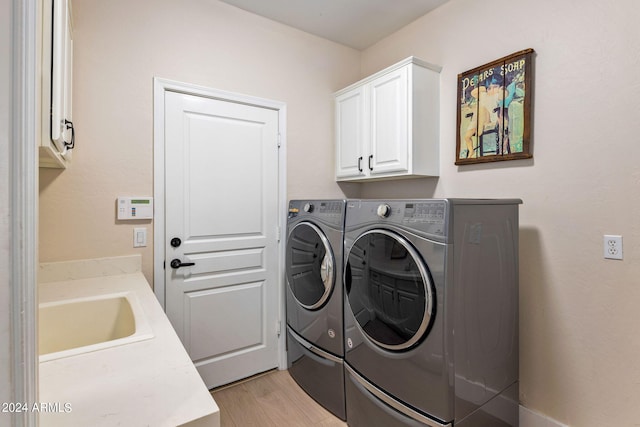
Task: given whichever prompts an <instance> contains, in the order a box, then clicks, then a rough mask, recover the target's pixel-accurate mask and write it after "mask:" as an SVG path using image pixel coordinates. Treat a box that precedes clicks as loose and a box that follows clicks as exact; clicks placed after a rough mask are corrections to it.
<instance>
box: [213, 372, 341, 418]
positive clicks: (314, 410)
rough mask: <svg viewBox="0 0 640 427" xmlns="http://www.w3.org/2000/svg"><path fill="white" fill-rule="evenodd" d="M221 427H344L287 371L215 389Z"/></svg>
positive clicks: (270, 373)
mask: <svg viewBox="0 0 640 427" xmlns="http://www.w3.org/2000/svg"><path fill="white" fill-rule="evenodd" d="M211 395H212V396H213V398H214V399H215V400H216V402H217V403H218V406H219V407H220V421H221V427H254V426H255V427H262V426H265V427H269V426H280V427H284V426H286V427H308V426H309V427H311V426H313V427H346V425H347V423H345V422H344V421H342V420H341V419H339V418H337V417H336V416H334V415H333V414H332V413H330V412H329V411H327V410H326V409H324V408H323V407H322V406H320V405H319V404H318V403H316V401H315V400H313V399H312V398H311V397H309V395H307V393H305V392H304V390H302V389H301V388H300V386H299V385H298V384H297V383H296V382H295V381H294V380H293V378H291V375H289V372H288V371H278V370H275V371H269V372H267V373H265V374H262V375H258V376H256V377H253V378H250V379H248V380H245V381H240V382H238V383H234V384H231V385H228V386H224V387H221V388H218V389H215V390H213V391H212V392H211Z"/></svg>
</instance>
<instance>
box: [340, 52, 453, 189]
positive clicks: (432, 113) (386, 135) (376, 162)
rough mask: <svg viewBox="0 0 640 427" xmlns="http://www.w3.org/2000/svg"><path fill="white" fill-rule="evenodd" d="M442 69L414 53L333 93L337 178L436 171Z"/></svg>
mask: <svg viewBox="0 0 640 427" xmlns="http://www.w3.org/2000/svg"><path fill="white" fill-rule="evenodd" d="M440 69H441V68H440V67H439V66H437V65H432V64H429V63H427V62H424V61H421V60H419V59H417V58H415V57H410V58H407V59H405V60H404V61H401V62H399V63H397V64H395V65H392V66H391V67H389V68H386V69H384V70H382V71H380V72H378V73H376V74H374V75H372V76H370V77H368V78H366V79H363V80H361V81H359V82H357V83H355V84H353V85H351V86H349V87H347V88H345V89H342V90H341V91H338V92H336V93H335V94H334V96H335V126H336V130H335V143H336V180H337V181H367V180H372V179H395V178H411V177H421V176H438V174H439V164H440V156H439V136H440V130H439V122H440V116H439V102H440V98H439V88H440Z"/></svg>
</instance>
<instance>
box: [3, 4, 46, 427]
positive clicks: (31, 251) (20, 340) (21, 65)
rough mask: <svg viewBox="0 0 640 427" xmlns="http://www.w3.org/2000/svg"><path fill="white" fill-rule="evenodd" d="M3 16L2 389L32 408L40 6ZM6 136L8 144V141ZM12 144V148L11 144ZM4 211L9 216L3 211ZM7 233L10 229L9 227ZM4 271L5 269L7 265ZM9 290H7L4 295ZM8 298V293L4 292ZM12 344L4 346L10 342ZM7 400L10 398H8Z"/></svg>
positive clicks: (25, 421) (7, 8) (26, 419)
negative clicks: (6, 91)
mask: <svg viewBox="0 0 640 427" xmlns="http://www.w3.org/2000/svg"><path fill="white" fill-rule="evenodd" d="M2 12H3V13H4V12H8V13H9V15H8V16H7V17H6V19H5V20H3V21H5V22H6V21H8V22H10V25H9V28H8V30H6V31H5V30H3V31H2V33H3V35H4V34H6V33H9V34H10V35H11V37H10V41H8V42H7V43H6V44H5V42H4V41H3V42H2V43H3V48H4V47H5V46H8V47H9V48H10V52H11V54H10V57H9V66H8V67H4V66H3V67H4V68H5V70H6V71H8V73H5V70H3V71H2V72H1V73H2V77H1V78H2V80H3V86H4V83H5V82H4V80H5V79H6V80H7V81H8V86H9V88H10V89H11V91H10V93H9V101H8V106H9V111H8V113H7V114H6V115H5V114H4V113H3V114H2V124H3V125H4V124H5V121H6V124H7V125H8V126H7V132H6V134H5V131H4V130H3V131H2V132H3V135H2V136H1V138H2V141H0V144H1V146H2V149H3V151H7V160H6V161H3V162H2V164H1V165H0V169H3V171H2V172H3V175H4V176H7V177H8V184H7V186H6V188H7V193H8V194H7V195H6V196H7V197H6V200H8V201H9V207H8V208H7V210H6V211H7V212H8V213H9V218H8V221H7V228H8V230H9V233H8V235H7V236H6V237H2V245H3V251H2V252H5V251H4V249H5V248H4V246H5V245H6V247H7V249H8V250H7V251H6V252H7V255H8V262H7V265H8V271H7V272H6V274H3V275H2V278H5V277H7V278H8V279H9V280H8V281H7V284H6V285H5V284H2V285H1V286H2V287H3V288H4V287H5V286H6V287H7V288H8V291H9V294H10V298H9V300H8V301H6V302H3V303H2V305H3V306H4V307H5V308H7V309H8V311H7V312H8V313H9V314H8V316H7V317H10V319H11V325H10V326H9V327H8V328H7V329H8V331H7V333H6V335H5V334H4V333H3V334H2V337H3V342H2V344H4V345H6V346H7V348H8V350H7V352H6V353H5V352H4V351H3V355H2V356H3V358H4V356H5V355H8V357H9V360H3V361H2V363H1V365H2V368H3V369H4V367H5V362H6V365H8V366H7V371H8V372H9V373H10V378H7V379H4V378H3V380H2V384H0V387H1V388H2V389H3V392H4V389H5V387H6V388H7V391H8V393H9V394H10V398H11V399H12V400H11V401H13V402H24V403H27V404H29V405H32V404H34V403H36V402H37V401H38V366H39V365H38V342H37V318H38V317H37V313H38V305H37V284H36V282H37V281H36V275H37V264H38V254H37V227H38V225H37V218H38V159H37V156H36V145H37V142H38V140H37V137H36V129H37V120H38V118H37V115H36V112H37V111H39V110H38V108H37V106H38V102H39V101H38V89H39V86H38V84H37V81H38V79H37V74H38V59H37V52H38V42H37V37H38V35H39V32H38V22H39V21H38V20H39V19H40V16H39V8H38V3H37V2H36V1H33V0H14V1H11V2H6V5H5V4H4V3H3V6H2ZM5 135H6V140H5ZM5 141H6V142H5ZM3 211H4V210H3ZM3 228H4V227H3ZM3 265H4V264H3ZM3 290H4V289H3ZM3 293H4V292H3ZM5 336H6V337H7V340H6V341H5V340H4V337H5ZM3 394H4V393H3ZM9 420H10V421H9V422H11V423H12V425H14V426H36V425H37V424H38V414H37V413H36V412H32V411H25V412H22V413H14V414H9Z"/></svg>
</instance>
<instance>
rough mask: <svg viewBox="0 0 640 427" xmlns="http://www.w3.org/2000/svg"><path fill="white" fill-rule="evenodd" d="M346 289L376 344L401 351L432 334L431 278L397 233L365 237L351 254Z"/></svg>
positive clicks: (374, 233)
mask: <svg viewBox="0 0 640 427" xmlns="http://www.w3.org/2000/svg"><path fill="white" fill-rule="evenodd" d="M345 286H346V292H347V297H348V298H347V300H348V302H349V307H350V309H351V310H352V313H353V316H354V318H355V319H356V320H357V323H358V326H359V328H360V330H361V331H362V333H363V334H364V335H365V336H366V337H367V338H368V339H369V340H371V341H372V342H373V343H375V344H376V345H378V346H380V347H382V348H384V349H387V350H395V351H402V350H406V349H409V348H411V347H412V346H414V345H415V344H416V343H418V342H419V341H420V340H421V339H422V338H423V337H424V336H425V335H426V334H427V333H428V331H429V328H430V326H431V323H432V319H433V317H434V316H433V315H434V309H435V301H434V295H435V293H434V291H433V284H432V280H431V275H430V273H429V269H428V268H427V266H426V265H425V263H424V261H423V260H422V257H421V256H420V254H419V253H418V252H417V251H416V249H415V248H414V247H413V245H412V244H411V243H410V242H408V241H407V240H406V239H404V238H403V237H402V236H400V235H399V234H397V233H393V232H391V231H388V230H382V229H377V230H371V231H367V232H366V233H363V234H361V235H360V236H359V237H358V238H357V239H356V240H355V242H354V243H353V246H352V247H351V249H350V250H349V253H348V257H347V265H346V269H345Z"/></svg>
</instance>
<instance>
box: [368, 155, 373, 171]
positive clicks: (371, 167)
mask: <svg viewBox="0 0 640 427" xmlns="http://www.w3.org/2000/svg"><path fill="white" fill-rule="evenodd" d="M372 160H373V154H372V155H370V156H369V170H370V171H372V170H373V166H371V161H372Z"/></svg>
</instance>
